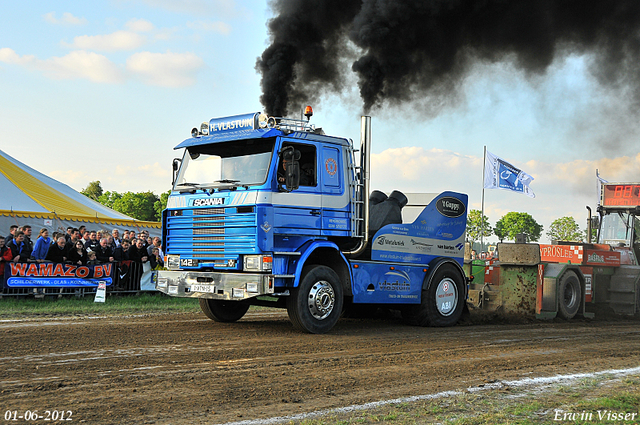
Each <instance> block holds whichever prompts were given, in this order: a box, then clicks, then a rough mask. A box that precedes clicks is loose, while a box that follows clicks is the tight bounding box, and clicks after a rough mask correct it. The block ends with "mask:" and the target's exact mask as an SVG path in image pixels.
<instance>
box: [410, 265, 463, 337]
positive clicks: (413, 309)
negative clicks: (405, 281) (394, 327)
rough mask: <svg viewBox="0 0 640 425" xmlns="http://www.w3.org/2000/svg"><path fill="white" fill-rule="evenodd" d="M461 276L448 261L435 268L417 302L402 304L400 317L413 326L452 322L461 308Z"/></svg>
mask: <svg viewBox="0 0 640 425" xmlns="http://www.w3.org/2000/svg"><path fill="white" fill-rule="evenodd" d="M464 293H465V291H464V278H463V277H462V275H461V274H460V272H459V271H458V269H457V268H456V267H455V266H453V265H451V264H444V265H442V266H440V267H439V268H438V270H436V272H435V274H434V275H433V277H432V278H431V282H430V283H429V286H428V288H427V289H423V290H422V299H421V302H420V304H419V305H412V306H408V307H405V308H404V309H403V310H402V318H403V319H404V321H405V322H406V323H408V324H410V325H414V326H453V325H455V324H456V323H458V320H460V317H461V316H462V310H463V308H464V304H465V299H464Z"/></svg>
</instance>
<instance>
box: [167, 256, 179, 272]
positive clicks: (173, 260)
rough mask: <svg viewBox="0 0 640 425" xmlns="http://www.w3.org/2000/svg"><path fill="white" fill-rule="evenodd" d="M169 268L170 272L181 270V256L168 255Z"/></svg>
mask: <svg viewBox="0 0 640 425" xmlns="http://www.w3.org/2000/svg"><path fill="white" fill-rule="evenodd" d="M166 264H167V268H168V269H169V270H179V269H180V256H179V255H167V262H166Z"/></svg>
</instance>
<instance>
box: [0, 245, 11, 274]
mask: <svg viewBox="0 0 640 425" xmlns="http://www.w3.org/2000/svg"><path fill="white" fill-rule="evenodd" d="M4 241H5V239H4V236H0V282H1V281H2V276H4V267H5V265H6V264H7V263H8V262H10V261H11V250H10V249H9V248H7V247H6V246H5V244H4Z"/></svg>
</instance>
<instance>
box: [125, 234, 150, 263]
mask: <svg viewBox="0 0 640 425" xmlns="http://www.w3.org/2000/svg"><path fill="white" fill-rule="evenodd" d="M129 259H130V260H132V261H135V262H136V263H146V262H147V261H149V253H148V252H147V249H146V248H145V247H144V242H143V241H142V239H136V240H135V242H134V244H133V245H131V248H129Z"/></svg>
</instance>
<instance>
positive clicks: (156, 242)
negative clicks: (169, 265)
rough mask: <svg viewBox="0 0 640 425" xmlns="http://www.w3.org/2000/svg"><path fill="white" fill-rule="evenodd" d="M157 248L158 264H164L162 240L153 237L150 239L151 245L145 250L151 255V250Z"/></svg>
mask: <svg viewBox="0 0 640 425" xmlns="http://www.w3.org/2000/svg"><path fill="white" fill-rule="evenodd" d="M154 248H157V249H158V256H159V265H160V266H164V252H162V240H161V239H160V238H159V237H157V236H156V237H155V238H153V239H152V241H151V245H149V246H148V247H147V252H148V253H149V255H151V251H152V250H153V249H154Z"/></svg>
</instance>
